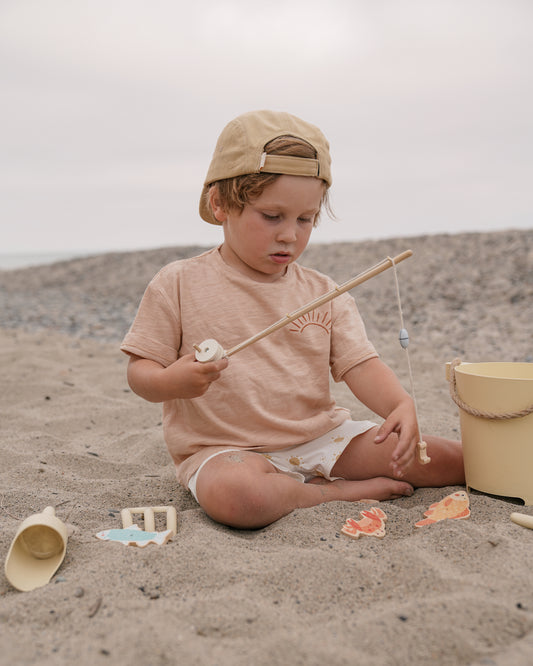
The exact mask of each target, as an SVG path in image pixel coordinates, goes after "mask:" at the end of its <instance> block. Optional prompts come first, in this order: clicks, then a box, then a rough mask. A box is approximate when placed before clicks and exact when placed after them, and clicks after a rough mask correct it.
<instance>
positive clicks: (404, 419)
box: [375, 399, 420, 477]
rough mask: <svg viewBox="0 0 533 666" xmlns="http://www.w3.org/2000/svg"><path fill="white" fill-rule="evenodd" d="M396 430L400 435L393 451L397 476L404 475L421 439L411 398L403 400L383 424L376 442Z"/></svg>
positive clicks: (393, 467) (379, 441) (384, 438)
mask: <svg viewBox="0 0 533 666" xmlns="http://www.w3.org/2000/svg"><path fill="white" fill-rule="evenodd" d="M393 432H395V433H396V434H397V435H398V444H397V445H396V447H395V449H394V451H393V453H392V463H391V465H392V469H393V472H394V474H395V475H396V476H398V477H402V476H403V473H404V470H405V468H406V467H408V466H409V465H410V464H411V463H412V461H413V459H414V457H415V453H416V445H417V443H418V442H419V441H420V434H419V432H418V427H417V422H416V413H415V408H414V405H413V402H412V400H411V399H409V400H406V401H404V402H401V403H400V404H399V405H398V406H397V407H396V408H395V409H393V411H392V412H391V413H390V414H389V416H388V417H387V418H386V419H385V422H384V423H383V424H382V425H381V427H380V428H379V430H378V434H377V435H376V438H375V442H376V444H380V443H381V442H383V441H385V440H386V439H387V437H388V436H389V435H390V434H391V433H393Z"/></svg>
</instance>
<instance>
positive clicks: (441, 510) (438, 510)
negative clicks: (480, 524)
mask: <svg viewBox="0 0 533 666" xmlns="http://www.w3.org/2000/svg"><path fill="white" fill-rule="evenodd" d="M424 516H426V518H424V520H419V521H418V523H415V527H423V526H424V525H433V523H437V522H438V521H439V520H447V519H449V520H453V519H458V520H465V519H466V518H469V517H470V508H469V500H468V495H467V494H466V492H465V491H464V490H458V491H457V492H456V493H452V494H451V495H448V496H447V497H445V498H444V499H441V500H440V502H435V503H434V504H432V505H431V506H430V507H429V509H428V510H427V511H424Z"/></svg>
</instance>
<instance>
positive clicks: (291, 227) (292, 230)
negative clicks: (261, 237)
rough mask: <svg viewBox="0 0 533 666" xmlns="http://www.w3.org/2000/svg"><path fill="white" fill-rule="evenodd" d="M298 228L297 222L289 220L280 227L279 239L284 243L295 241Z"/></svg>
mask: <svg viewBox="0 0 533 666" xmlns="http://www.w3.org/2000/svg"><path fill="white" fill-rule="evenodd" d="M296 229H297V225H296V224H293V223H292V222H287V223H286V224H284V225H283V226H282V227H281V228H279V229H278V234H277V240H278V241H281V242H283V243H293V242H294V241H295V240H296V238H297V235H296Z"/></svg>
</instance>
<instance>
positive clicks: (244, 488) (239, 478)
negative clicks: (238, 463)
mask: <svg viewBox="0 0 533 666" xmlns="http://www.w3.org/2000/svg"><path fill="white" fill-rule="evenodd" d="M243 471H244V470H243ZM204 481H205V483H203V484H202V486H201V488H200V489H199V492H198V501H199V503H200V506H201V507H202V508H203V509H204V511H205V512H206V513H207V515H208V516H209V517H210V518H212V519H213V520H216V521H217V522H219V523H223V524H225V525H229V526H231V527H240V528H253V527H258V526H260V522H261V521H260V519H259V520H258V518H259V517H260V516H261V515H262V513H263V512H264V508H265V506H266V505H267V502H268V496H267V495H266V493H265V492H264V491H263V490H262V489H261V487H260V484H258V483H257V480H254V478H253V477H251V476H250V475H248V474H246V473H244V474H242V475H241V474H239V473H238V472H237V470H233V473H229V474H218V475H217V476H216V477H213V478H212V479H211V481H210V482H207V479H205V480H204Z"/></svg>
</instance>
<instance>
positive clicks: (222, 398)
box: [121, 248, 377, 487]
mask: <svg viewBox="0 0 533 666" xmlns="http://www.w3.org/2000/svg"><path fill="white" fill-rule="evenodd" d="M334 288H335V283H334V282H333V281H332V280H331V279H330V278H329V277H327V276H326V275H323V274H321V273H318V272H317V271H315V270H312V269H309V268H305V267H303V266H300V265H299V264H296V263H294V264H290V265H289V266H288V268H287V272H286V274H285V275H284V276H283V277H281V278H279V279H278V280H276V281H275V282H269V283H263V282H256V281H254V280H252V279H250V278H249V277H247V276H246V275H244V274H242V273H240V272H239V271H237V270H235V269H234V268H232V267H231V266H228V265H227V264H226V263H225V262H224V261H223V259H222V257H221V256H220V252H219V250H218V248H215V249H213V250H209V251H208V252H205V253H204V254H201V255H200V256H198V257H194V258H191V259H185V260H180V261H176V262H173V263H171V264H169V265H167V266H165V267H164V268H163V269H162V270H161V271H160V272H159V273H158V274H157V275H156V276H155V277H154V279H153V280H152V281H151V282H150V284H149V285H148V287H147V289H146V292H145V294H144V296H143V299H142V301H141V304H140V306H139V310H138V312H137V315H136V317H135V320H134V322H133V324H132V326H131V328H130V330H129V332H128V333H127V335H126V336H125V338H124V340H123V342H122V345H121V349H122V350H123V351H124V352H126V353H131V354H136V355H137V356H141V357H143V358H148V359H151V360H153V361H157V362H158V363H160V364H161V365H162V366H164V367H167V366H168V365H170V364H171V363H173V362H174V361H176V359H178V358H179V357H181V356H183V355H185V354H193V353H194V349H193V345H194V344H200V343H201V342H202V341H203V340H205V339H207V338H214V339H215V340H217V341H218V342H219V343H220V344H221V345H222V346H223V347H224V348H225V349H230V348H231V347H233V346H235V345H237V344H238V343H240V342H242V341H244V340H246V339H248V338H250V337H252V336H253V335H255V334H256V333H258V332H259V331H262V330H263V329H265V328H267V327H268V326H270V325H271V324H273V323H274V322H276V321H278V320H279V319H281V318H282V317H283V316H284V315H286V314H289V313H292V312H294V311H295V310H297V309H299V308H301V307H302V306H303V305H305V304H306V303H308V302H310V301H312V300H313V299H315V298H317V297H319V296H322V295H323V294H325V293H326V292H328V291H331V290H332V289H334ZM376 356H377V353H376V351H375V349H374V347H373V345H372V344H371V343H370V342H369V340H368V338H367V336H366V332H365V328H364V325H363V322H362V320H361V317H360V316H359V313H358V310H357V308H356V305H355V301H354V299H353V298H352V296H351V295H350V294H349V293H345V294H342V295H340V296H338V297H337V298H335V299H333V300H332V301H330V302H329V303H326V304H324V305H322V306H320V307H319V308H317V309H316V310H313V311H312V312H310V313H308V314H307V315H304V316H303V317H301V318H300V319H298V320H296V321H294V322H292V323H290V324H288V325H286V326H285V327H283V328H281V329H280V330H278V331H276V332H274V333H272V334H271V335H269V336H267V337H266V338H263V339H262V340H260V341H258V342H256V343H254V344H252V345H250V346H249V347H247V348H245V349H244V350H242V351H240V352H238V353H236V354H235V355H234V356H231V357H230V359H229V365H228V367H227V368H226V369H225V370H224V371H223V372H222V374H221V377H220V379H219V380H217V381H216V382H214V383H213V384H212V385H211V386H210V387H209V389H208V391H207V392H206V393H205V394H204V395H203V396H201V397H198V398H193V399H186V400H185V399H183V400H182V399H178V400H169V401H166V402H164V403H163V430H164V436H165V441H166V444H167V447H168V450H169V453H170V455H171V456H172V459H173V461H174V463H175V465H176V471H177V477H178V480H179V482H180V483H181V484H182V485H184V486H185V487H187V483H188V480H189V478H190V476H191V475H192V474H193V473H194V472H195V471H196V470H197V469H198V467H199V466H200V465H201V463H202V462H203V461H204V460H205V459H206V458H207V457H209V456H210V455H212V454H213V453H215V452H217V451H219V450H223V449H224V448H227V447H232V448H243V449H247V450H257V451H274V450H279V449H285V448H288V447H290V446H295V445H297V444H302V443H304V442H307V441H309V440H311V439H315V438H316V437H319V436H320V435H323V434H325V433H327V432H329V431H330V430H332V429H333V428H335V427H336V426H338V425H340V424H341V423H342V422H343V421H345V420H346V419H347V418H350V413H349V411H348V410H346V409H344V408H342V407H339V406H337V405H336V404H335V401H334V399H333V397H332V396H331V393H330V384H329V373H330V369H331V374H332V376H333V379H334V380H335V381H341V380H342V377H343V375H344V374H345V373H346V372H347V371H348V370H349V369H350V368H352V367H354V366H355V365H357V364H359V363H362V362H363V361H365V360H367V359H370V358H374V357H376Z"/></svg>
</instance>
